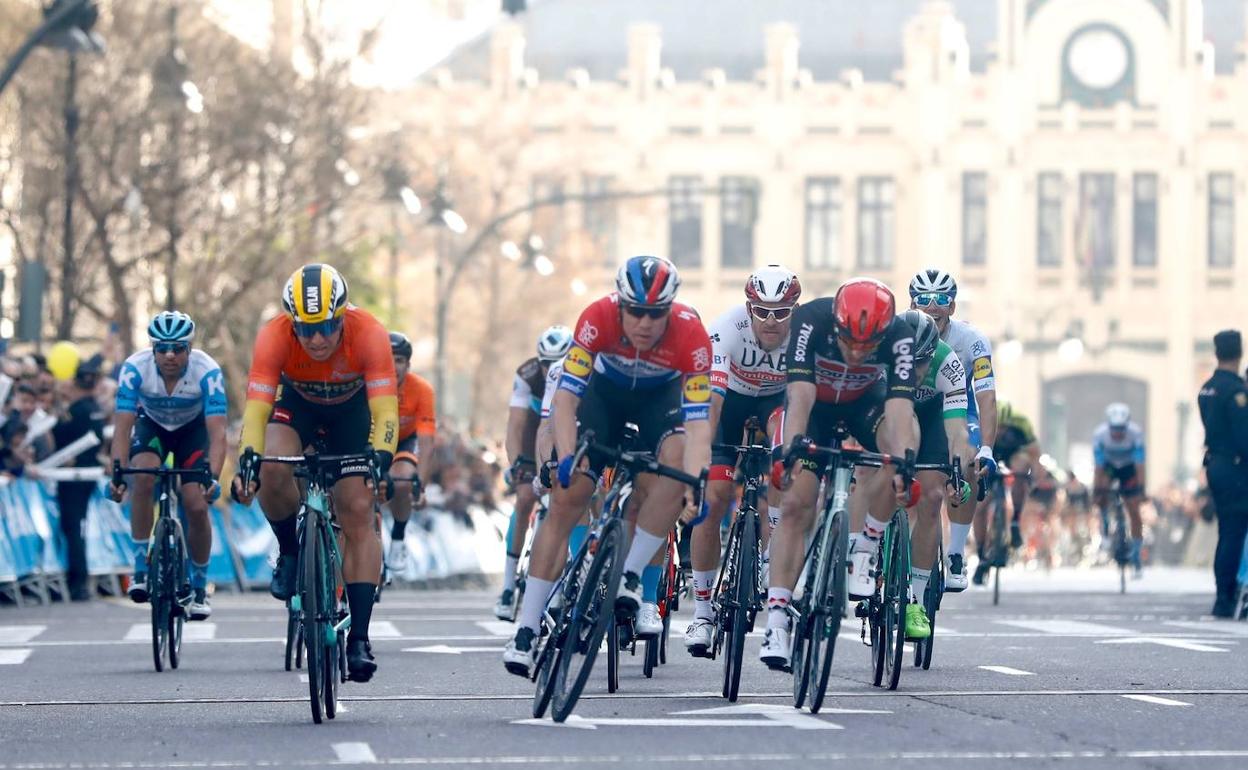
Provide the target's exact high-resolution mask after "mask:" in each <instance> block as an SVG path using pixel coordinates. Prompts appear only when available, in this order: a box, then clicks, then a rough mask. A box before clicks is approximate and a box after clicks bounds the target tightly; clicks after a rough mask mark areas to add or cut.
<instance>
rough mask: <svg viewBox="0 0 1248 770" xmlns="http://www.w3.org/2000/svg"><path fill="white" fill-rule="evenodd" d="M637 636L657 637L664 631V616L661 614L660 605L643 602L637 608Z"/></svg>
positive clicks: (643, 637)
mask: <svg viewBox="0 0 1248 770" xmlns="http://www.w3.org/2000/svg"><path fill="white" fill-rule="evenodd" d="M636 629H637V636H638V637H640V638H642V639H645V638H647V637H651V638H653V637H657V636H658V635H659V634H662V633H663V616H662V615H660V614H659V605H657V604H652V603H650V602H642V603H641V607H639V608H638V609H637V624H636Z"/></svg>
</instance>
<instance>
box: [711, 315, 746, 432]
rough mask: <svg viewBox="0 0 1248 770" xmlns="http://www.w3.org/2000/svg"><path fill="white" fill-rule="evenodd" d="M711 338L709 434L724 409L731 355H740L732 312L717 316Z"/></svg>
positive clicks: (738, 340) (738, 336)
mask: <svg viewBox="0 0 1248 770" xmlns="http://www.w3.org/2000/svg"><path fill="white" fill-rule="evenodd" d="M708 331H709V335H710V340H711V415H710V420H711V426H710V427H711V435H712V436H714V435H715V429H716V428H717V427H719V417H720V414H721V413H722V412H723V409H724V397H725V396H726V395H727V394H728V371H729V368H730V367H731V366H732V357H733V354H734V353H736V354H737V355H740V351H739V350H738V349H737V348H738V347H739V344H738V343H739V342H740V340H741V335H740V334H739V333H738V332H737V328H736V325H735V324H734V323H733V313H732V311H728V312H727V313H724V314H723V315H721V316H720V317H719V318H716V319H715V323H714V324H712V325H711V328H710V329H709V330H708Z"/></svg>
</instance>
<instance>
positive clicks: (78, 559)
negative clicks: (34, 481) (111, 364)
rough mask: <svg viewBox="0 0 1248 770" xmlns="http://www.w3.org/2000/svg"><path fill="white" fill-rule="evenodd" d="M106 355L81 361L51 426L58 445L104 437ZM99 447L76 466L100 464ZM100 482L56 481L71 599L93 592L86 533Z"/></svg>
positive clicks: (80, 458) (84, 452)
mask: <svg viewBox="0 0 1248 770" xmlns="http://www.w3.org/2000/svg"><path fill="white" fill-rule="evenodd" d="M102 367H103V358H102V357H101V356H99V355H98V354H97V355H95V356H92V357H91V358H90V359H88V360H86V361H83V362H82V363H80V364H78V369H77V371H76V372H75V373H74V379H73V385H72V387H71V388H70V390H69V404H68V407H67V408H66V410H65V414H64V415H63V416H62V418H61V420H60V422H58V423H57V424H56V427H55V428H53V429H52V436H53V437H54V438H55V439H56V445H57V446H58V447H65V446H68V445H69V444H72V443H73V442H74V441H76V440H78V439H79V438H82V437H83V436H85V435H87V434H88V433H94V434H95V437H96V438H97V439H101V438H102V436H103V430H104V412H103V410H101V409H100V405H99V402H98V401H96V399H95V388H96V385H97V384H98V383H99V381H100V376H101V370H102ZM98 452H99V449H98V446H97V447H93V448H89V449H84V450H82V451H81V452H79V453H78V456H77V457H76V458H75V459H74V460H73V467H75V468H91V467H95V466H98V465H99V464H100V461H99V458H98ZM97 486H98V484H97V483H96V482H94V481H60V482H57V484H56V502H57V505H59V506H60V514H61V533H62V534H64V536H65V557H66V561H67V562H68V569H67V570H66V573H65V577H66V582H67V583H68V584H69V598H70V599H71V600H73V601H76V602H83V601H87V600H89V599H90V598H91V592H90V590H89V588H88V586H87V582H88V578H89V577H90V576H89V574H88V572H87V543H86V538H85V537H84V534H83V527H84V526H85V525H86V520H87V511H88V509H89V508H90V503H91V495H92V493H93V492H94V491H95V490H96V487H97Z"/></svg>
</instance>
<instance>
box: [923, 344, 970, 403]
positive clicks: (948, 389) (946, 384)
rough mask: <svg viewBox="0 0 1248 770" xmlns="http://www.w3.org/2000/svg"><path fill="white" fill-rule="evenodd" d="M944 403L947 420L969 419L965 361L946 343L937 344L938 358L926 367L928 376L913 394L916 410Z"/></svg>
mask: <svg viewBox="0 0 1248 770" xmlns="http://www.w3.org/2000/svg"><path fill="white" fill-rule="evenodd" d="M938 396H939V397H940V398H941V400H942V411H943V413H944V419H946V420H948V419H951V418H954V417H966V404H967V396H966V370H965V369H963V368H962V361H961V360H959V359H958V357H957V356H956V355H953V348H951V347H949V346H948V345H947V344H945V343H944V341H939V342H937V343H936V355H935V356H933V357H932V363H931V365H930V366H928V368H927V376H925V377H924V378H923V381H922V382H920V383H919V387H918V389H917V390H915V393H914V404H915V407H916V408H917V407H919V406H924V405H927V404H929V403H935V401H936V398H937V397H938Z"/></svg>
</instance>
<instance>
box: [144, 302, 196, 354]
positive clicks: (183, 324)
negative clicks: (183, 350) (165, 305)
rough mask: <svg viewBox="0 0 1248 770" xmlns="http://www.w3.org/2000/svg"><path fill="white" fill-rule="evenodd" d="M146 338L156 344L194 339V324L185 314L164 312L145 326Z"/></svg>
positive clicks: (187, 341)
mask: <svg viewBox="0 0 1248 770" xmlns="http://www.w3.org/2000/svg"><path fill="white" fill-rule="evenodd" d="M147 338H148V339H150V340H151V341H152V342H153V343H156V342H185V343H187V344H188V345H189V344H190V343H191V340H193V339H195V322H194V321H192V320H191V317H190V316H189V315H187V314H186V313H183V312H181V311H178V310H166V311H164V312H161V313H157V314H156V316H155V317H154V318H152V322H151V323H149V324H148V325H147Z"/></svg>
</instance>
